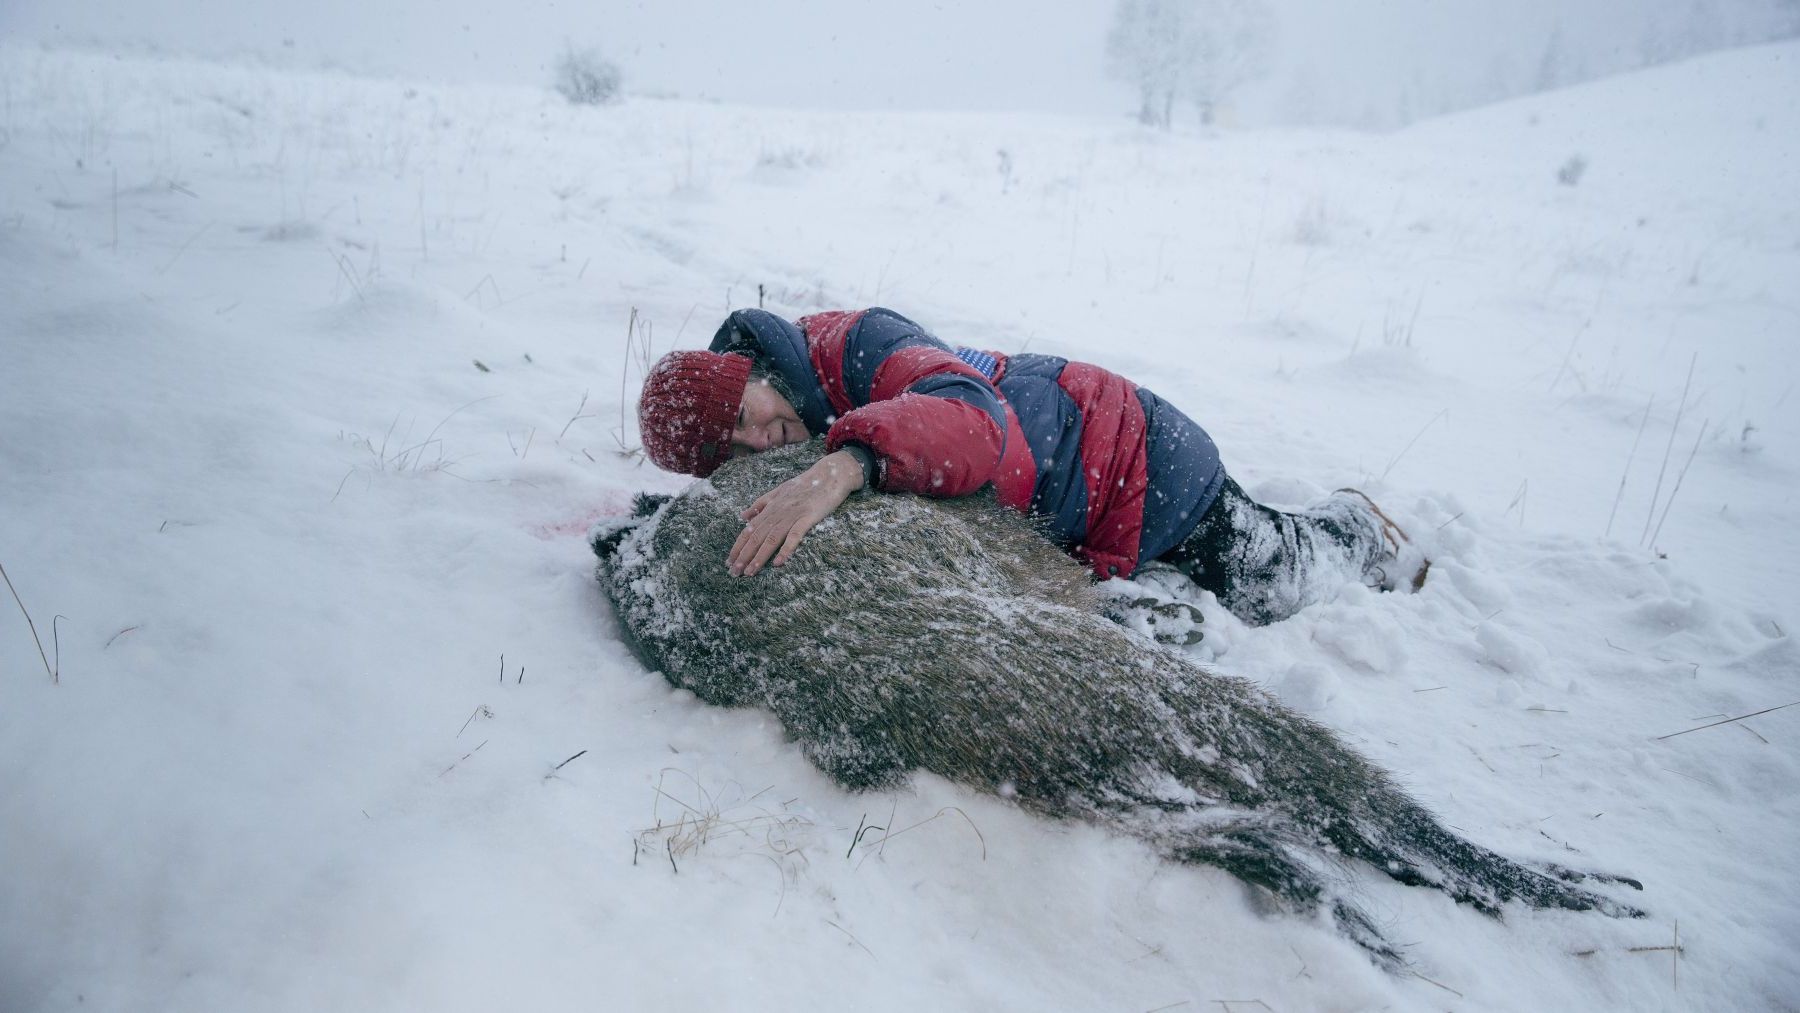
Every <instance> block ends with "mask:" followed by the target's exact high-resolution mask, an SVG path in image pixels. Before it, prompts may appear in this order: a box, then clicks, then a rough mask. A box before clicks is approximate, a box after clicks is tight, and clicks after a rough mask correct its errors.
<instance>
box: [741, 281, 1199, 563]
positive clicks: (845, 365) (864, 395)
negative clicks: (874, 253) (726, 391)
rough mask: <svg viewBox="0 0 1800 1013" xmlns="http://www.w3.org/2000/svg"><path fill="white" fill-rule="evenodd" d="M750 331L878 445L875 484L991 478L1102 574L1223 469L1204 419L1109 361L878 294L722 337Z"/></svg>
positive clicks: (812, 414)
mask: <svg viewBox="0 0 1800 1013" xmlns="http://www.w3.org/2000/svg"><path fill="white" fill-rule="evenodd" d="M745 337H748V338H749V339H751V340H752V341H753V342H754V343H755V345H756V346H757V347H758V348H759V349H761V351H762V352H763V354H764V357H765V359H766V361H767V362H768V363H769V364H770V365H771V366H773V367H774V369H775V371H776V372H777V373H779V374H780V375H781V378H782V380H783V381H785V383H786V386H787V388H788V390H789V391H790V392H791V393H792V395H793V399H794V401H795V404H794V408H795V410H796V412H798V414H799V415H800V420H801V421H802V422H803V423H805V425H806V428H807V430H808V431H809V432H811V433H812V434H813V435H815V436H816V435H820V434H823V435H824V436H825V440H826V447H827V449H829V450H838V449H842V448H843V447H845V446H857V447H862V448H866V449H867V450H868V451H869V452H870V453H871V454H872V455H873V457H874V459H875V461H876V474H875V487H876V488H878V489H881V490H883V491H887V492H913V493H919V494H921V495H926V496H962V495H966V494H968V493H971V492H974V491H975V490H977V489H979V488H981V487H982V486H984V485H987V484H988V483H990V482H991V483H993V484H994V488H995V492H996V493H997V494H998V496H999V499H1000V502H1001V503H1003V504H1005V505H1007V506H1010V507H1013V508H1015V509H1018V510H1025V511H1029V512H1031V513H1033V514H1037V515H1039V516H1041V517H1043V518H1044V520H1045V521H1046V523H1047V525H1048V528H1049V532H1048V533H1049V534H1050V535H1051V536H1052V537H1054V538H1056V539H1058V540H1059V541H1060V542H1061V543H1062V544H1063V545H1064V546H1065V547H1066V548H1068V549H1069V550H1070V551H1071V552H1072V553H1073V554H1074V555H1075V556H1076V557H1078V558H1080V559H1081V560H1083V561H1084V562H1086V563H1087V564H1088V565H1090V566H1091V567H1093V569H1094V571H1095V573H1096V574H1097V575H1099V576H1101V577H1108V576H1129V575H1130V574H1131V572H1132V571H1133V570H1134V569H1136V568H1137V566H1138V564H1139V563H1141V562H1143V561H1144V560H1147V559H1154V558H1156V557H1157V556H1160V555H1162V554H1163V553H1165V552H1167V551H1169V550H1170V549H1172V548H1174V547H1175V546H1176V545H1177V544H1178V543H1180V541H1181V540H1182V539H1183V538H1184V537H1186V536H1187V534H1188V533H1189V532H1190V531H1192V530H1193V528H1194V525H1195V524H1197V523H1198V522H1199V520H1200V516H1201V514H1203V513H1205V512H1206V508H1207V507H1208V506H1211V505H1212V501H1213V499H1214V498H1215V497H1216V496H1217V495H1218V492H1219V489H1220V487H1221V486H1222V485H1223V484H1224V481H1225V471H1224V468H1223V467H1221V466H1220V463H1219V453H1218V450H1217V448H1216V447H1214V445H1213V442H1212V439H1211V438H1210V437H1208V436H1207V435H1206V432H1205V431H1204V430H1202V429H1201V428H1200V427H1199V426H1198V425H1196V424H1195V423H1194V422H1193V421H1192V420H1191V419H1189V418H1188V417H1187V416H1185V415H1183V414H1182V413H1181V412H1179V411H1177V410H1176V409H1175V408H1174V407H1173V406H1172V405H1170V404H1169V403H1168V402H1166V401H1164V400H1163V399H1161V398H1159V397H1157V396H1156V395H1155V394H1153V393H1151V392H1150V391H1148V390H1145V389H1143V388H1142V387H1139V386H1137V385H1136V384H1133V383H1132V382H1131V381H1129V380H1127V379H1125V378H1124V377H1122V376H1119V375H1118V374H1116V373H1110V372H1108V371H1106V370H1104V369H1101V368H1100V367H1098V366H1092V365H1088V364H1086V363H1080V362H1070V361H1068V360H1067V359H1061V358H1057V357H1056V356H1050V355H1010V356H1009V355H1002V354H1000V353H997V352H984V351H978V350H975V349H970V348H957V349H952V348H951V347H950V346H948V345H946V344H945V343H944V342H942V341H940V340H938V339H937V338H936V337H934V336H933V335H932V334H931V333H930V332H929V331H927V330H925V328H923V327H921V326H919V325H918V324H916V323H914V322H913V321H911V320H908V319H907V318H906V317H903V316H901V315H900V314H898V313H895V312H894V311H893V310H888V309H881V308H879V307H878V308H874V309H868V310H854V311H851V310H838V311H832V312H828V313H816V314H813V315H811V316H806V317H802V318H800V320H799V321H797V322H790V321H787V320H784V319H782V318H781V317H778V316H776V315H774V314H773V313H767V312H764V311H763V310H739V311H737V312H735V313H733V314H731V316H729V317H728V318H726V320H725V322H724V324H722V325H721V326H720V327H719V331H718V333H717V334H716V335H715V336H714V337H713V341H712V349H713V351H724V350H726V349H728V348H730V347H731V346H733V345H734V344H738V343H740V342H741V341H742V339H743V338H745Z"/></svg>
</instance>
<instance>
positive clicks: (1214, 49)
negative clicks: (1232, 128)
mask: <svg viewBox="0 0 1800 1013" xmlns="http://www.w3.org/2000/svg"><path fill="white" fill-rule="evenodd" d="M1189 6H1190V8H1191V14H1190V17H1191V18H1192V22H1193V23H1192V24H1191V25H1189V26H1188V31H1187V33H1186V34H1187V42H1188V45H1189V47H1190V49H1189V53H1188V59H1187V62H1186V65H1185V70H1186V73H1185V74H1184V75H1183V76H1184V81H1183V85H1184V87H1183V89H1182V90H1183V92H1184V93H1185V94H1186V95H1187V98H1188V100H1189V101H1191V102H1193V103H1194V108H1195V109H1196V110H1197V111H1198V112H1199V113H1200V122H1201V123H1202V124H1204V125H1206V126H1211V125H1212V124H1213V122H1214V121H1215V120H1216V119H1217V118H1218V113H1219V106H1220V105H1222V104H1223V103H1224V102H1225V101H1226V100H1227V99H1229V98H1230V97H1231V94H1232V93H1233V92H1235V91H1237V90H1238V89H1239V88H1241V87H1243V86H1244V85H1246V84H1248V83H1250V82H1251V81H1254V80H1256V78H1257V77H1259V76H1261V75H1262V73H1263V71H1264V70H1265V69H1266V68H1267V67H1268V63H1269V48H1270V44H1271V42H1272V41H1273V39H1274V34H1275V30H1274V27H1275V23H1274V18H1273V17H1272V16H1271V15H1270V13H1269V8H1268V6H1267V5H1266V4H1264V3H1263V2H1262V0H1194V2H1193V3H1191V4H1190V5H1189Z"/></svg>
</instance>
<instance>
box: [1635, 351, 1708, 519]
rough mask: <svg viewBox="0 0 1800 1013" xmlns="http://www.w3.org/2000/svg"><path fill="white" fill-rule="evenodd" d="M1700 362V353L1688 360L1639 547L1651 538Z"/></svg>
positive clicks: (1645, 516)
mask: <svg viewBox="0 0 1800 1013" xmlns="http://www.w3.org/2000/svg"><path fill="white" fill-rule="evenodd" d="M1699 361H1700V353H1699V352H1695V353H1694V355H1693V358H1691V359H1689V360H1688V371H1687V379H1686V380H1684V381H1682V384H1681V404H1679V405H1677V406H1676V408H1675V424H1674V425H1672V426H1670V427H1669V445H1668V446H1666V447H1664V448H1663V459H1662V467H1661V468H1658V469H1657V471H1656V488H1655V489H1654V490H1652V491H1651V493H1650V512H1649V513H1648V514H1645V515H1644V530H1643V532H1642V533H1641V534H1639V535H1638V544H1639V545H1642V544H1644V542H1645V540H1646V539H1648V538H1649V537H1650V521H1651V519H1652V518H1654V517H1655V516H1656V501H1657V500H1658V499H1660V498H1661V497H1662V484H1663V476H1664V475H1666V474H1667V473H1668V471H1669V454H1670V453H1672V452H1673V451H1674V450H1675V433H1676V432H1677V431H1678V430H1680V429H1681V416H1682V413H1683V412H1685V411H1687V396H1688V388H1689V387H1690V386H1692V385H1693V382H1694V364H1695V363H1696V362H1699ZM1703 431H1704V430H1703Z"/></svg>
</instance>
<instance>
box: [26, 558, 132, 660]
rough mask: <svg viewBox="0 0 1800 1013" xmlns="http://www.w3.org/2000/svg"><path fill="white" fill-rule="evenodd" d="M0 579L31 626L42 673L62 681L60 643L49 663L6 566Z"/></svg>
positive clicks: (53, 628) (53, 626) (53, 631)
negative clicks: (42, 666)
mask: <svg viewBox="0 0 1800 1013" xmlns="http://www.w3.org/2000/svg"><path fill="white" fill-rule="evenodd" d="M0 579H3V580H5V581H6V589H7V590H8V591H11V592H12V598H13V602H14V603H16V604H17V605H18V606H19V614H20V615H22V616H24V617H25V625H26V626H28V627H30V628H31V642H32V643H34V644H36V645H37V652H38V658H39V659H40V660H42V661H43V663H44V674H45V675H47V676H49V677H50V681H51V682H52V683H57V684H60V683H61V682H62V644H61V643H60V642H59V643H57V645H56V664H55V665H51V664H50V659H49V658H48V657H46V656H45V654H44V642H43V641H42V640H41V639H39V638H38V631H37V623H34V622H32V621H31V613H30V612H28V611H26V609H25V602H24V601H22V600H21V599H20V598H19V589H18V588H16V587H13V582H12V578H11V577H9V576H7V575H6V567H4V566H0ZM61 618H62V617H61V616H57V617H56V619H61ZM56 619H52V620H51V621H50V635H51V639H52V640H55V639H56ZM115 639H117V638H115ZM108 643H111V641H108Z"/></svg>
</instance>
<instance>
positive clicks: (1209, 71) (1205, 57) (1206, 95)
mask: <svg viewBox="0 0 1800 1013" xmlns="http://www.w3.org/2000/svg"><path fill="white" fill-rule="evenodd" d="M1272 37H1273V18H1272V17H1271V16H1270V14H1269V8H1268V7H1267V5H1266V4H1265V3H1264V0H1119V5H1118V7H1116V8H1115V9H1114V11H1113V23H1112V28H1111V29H1110V30H1109V31H1108V32H1107V37H1106V69H1107V73H1108V74H1109V75H1110V76H1111V77H1113V78H1115V79H1117V80H1122V81H1126V82H1128V83H1130V84H1132V85H1134V86H1136V88H1137V90H1138V121H1139V122H1141V123H1144V124H1146V125H1149V126H1159V127H1162V128H1164V129H1165V130H1166V129H1168V127H1169V126H1170V124H1171V123H1172V121H1173V119H1174V111H1175V103H1176V100H1177V99H1186V100H1188V101H1191V102H1193V103H1194V106H1195V108H1196V109H1197V110H1198V111H1199V113H1200V122H1201V123H1203V124H1211V123H1212V122H1213V121H1214V120H1215V119H1216V118H1217V116H1218V109H1219V106H1220V105H1221V104H1222V103H1223V102H1225V100H1226V99H1227V98H1229V97H1230V95H1231V93H1232V92H1234V91H1236V90H1237V89H1238V88H1239V87H1241V86H1242V85H1244V84H1245V83H1247V82H1249V81H1251V80H1254V79H1255V78H1256V76H1257V75H1258V74H1260V73H1261V72H1262V70H1263V68H1264V67H1265V65H1266V64H1267V61H1268V54H1269V45H1270V41H1271V39H1272Z"/></svg>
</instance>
